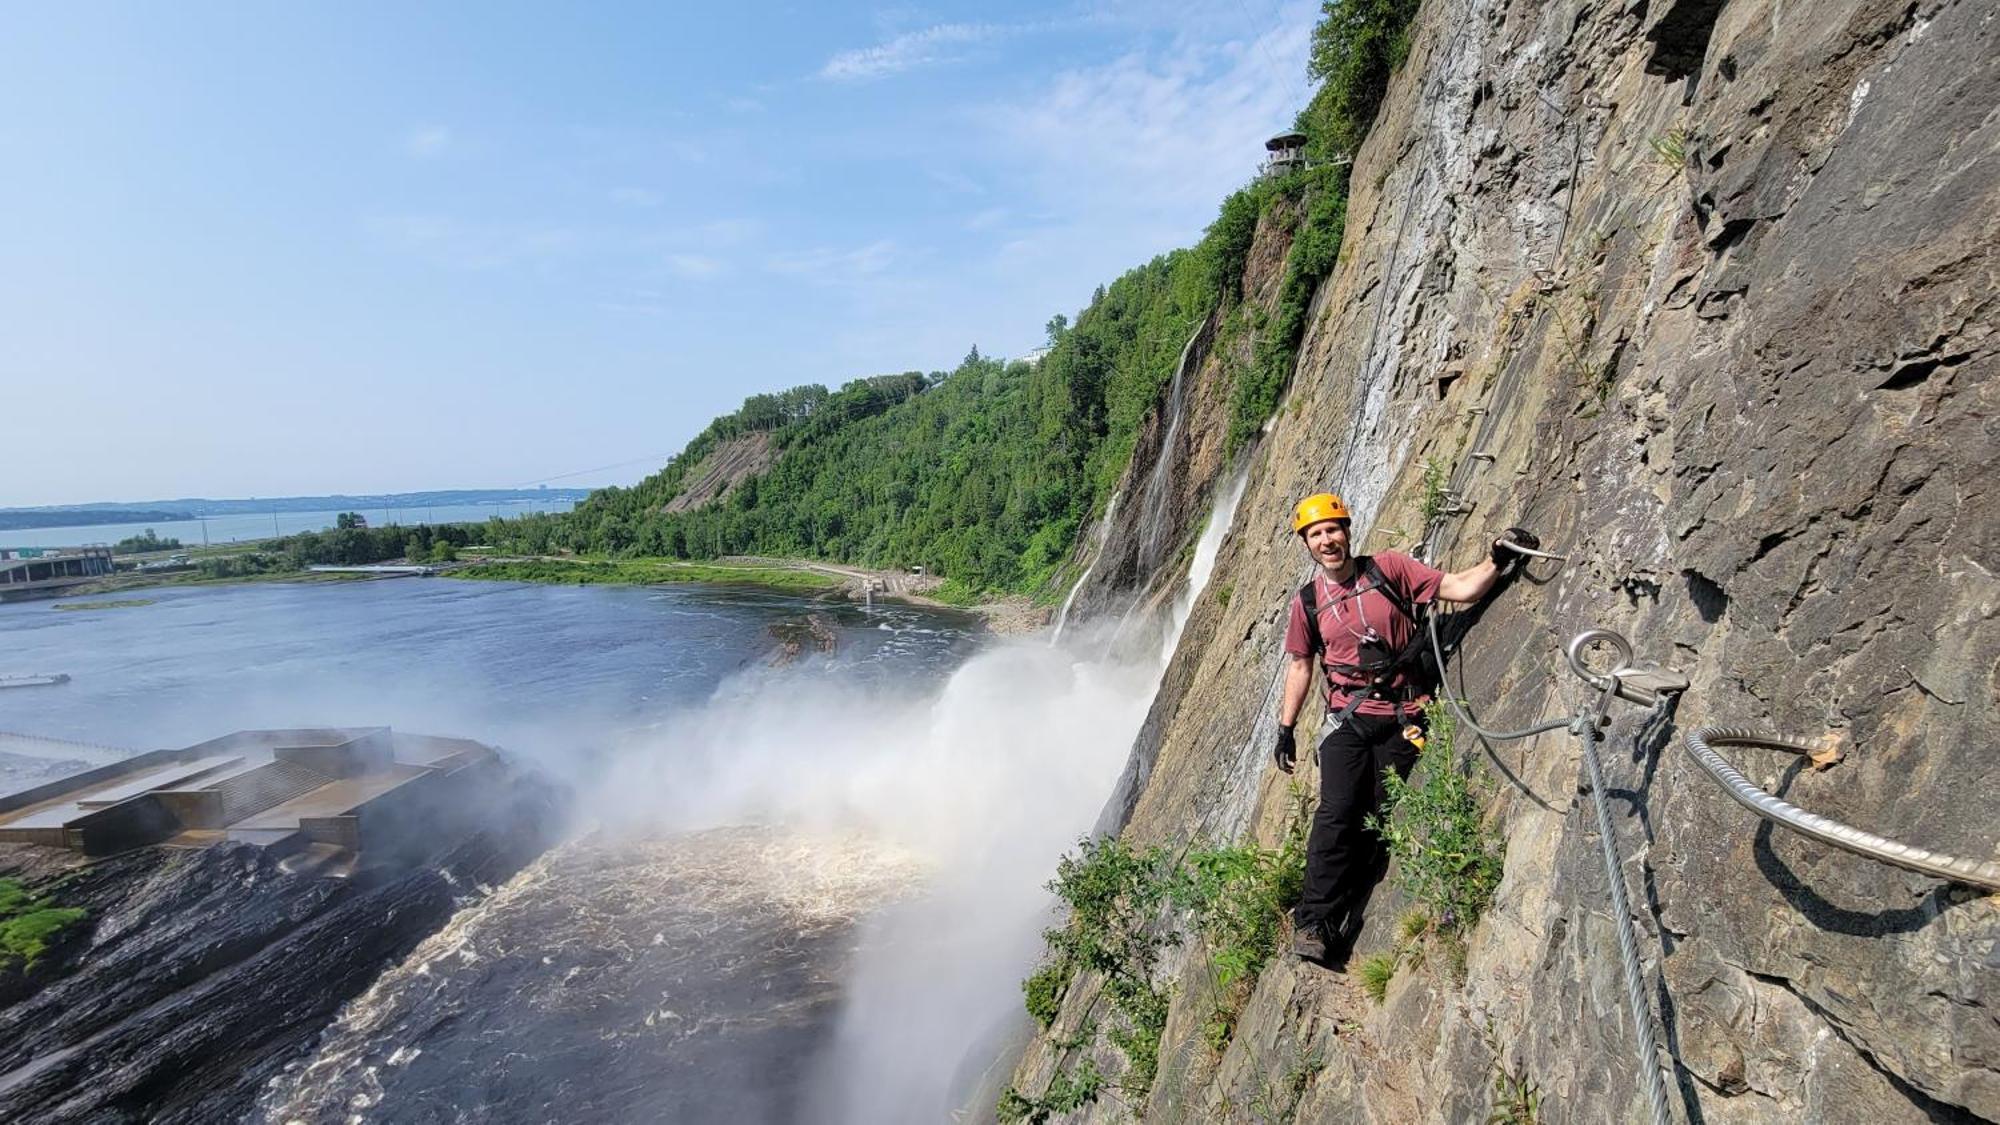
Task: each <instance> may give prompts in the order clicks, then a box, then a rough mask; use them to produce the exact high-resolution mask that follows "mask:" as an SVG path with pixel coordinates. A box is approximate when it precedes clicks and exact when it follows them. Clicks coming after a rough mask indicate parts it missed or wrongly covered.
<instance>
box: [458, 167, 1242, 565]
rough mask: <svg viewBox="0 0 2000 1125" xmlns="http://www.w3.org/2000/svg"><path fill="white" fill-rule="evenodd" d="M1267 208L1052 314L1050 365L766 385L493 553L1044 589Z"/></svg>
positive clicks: (999, 364)
mask: <svg viewBox="0 0 2000 1125" xmlns="http://www.w3.org/2000/svg"><path fill="white" fill-rule="evenodd" d="M1255 222H1256V212H1255V210H1254V209H1251V210H1250V211H1249V212H1248V213H1247V215H1246V214H1245V213H1244V212H1243V209H1242V207H1241V206H1238V207H1236V208H1235V209H1233V210H1232V209H1228V208H1225V213H1224V214H1223V216H1222V217H1220V218H1218V219H1217V220H1216V223H1215V225H1214V227H1213V228H1212V229H1211V231H1210V233H1209V235H1208V236H1207V237H1206V238H1204V239H1203V241H1202V242H1201V244H1200V245H1198V246H1197V247H1195V248H1194V249H1192V250H1183V251H1176V252H1174V253H1171V254H1167V255H1164V256H1162V257H1160V258H1156V259H1154V260H1153V261H1151V262H1149V263H1147V264H1146V265H1144V266H1141V267H1139V268H1138V269H1135V270H1133V271H1131V272H1130V273H1127V274H1126V275H1125V276H1123V277H1121V278H1119V279H1118V280H1117V281H1116V282H1114V283H1112V284H1111V285H1110V286H1109V287H1108V288H1106V289H1102V290H1099V292H1098V293H1097V295H1096V296H1095V297H1094V298H1093V300H1092V301H1091V303H1090V306H1089V307H1088V308H1086V309H1085V310H1084V311H1083V312H1082V314H1081V315H1079V316H1078V317H1077V320H1076V323H1075V324H1074V325H1070V324H1068V323H1067V322H1065V321H1064V320H1062V319H1061V318H1058V319H1057V320H1055V321H1052V322H1051V324H1050V331H1051V341H1050V352H1049V354H1048V355H1047V356H1046V357H1045V358H1043V359H1042V361H1041V362H1040V363H1037V364H1029V363H1024V362H1018V361H1017V362H1011V363H1009V362H1003V361H1000V360H996V359H992V358H989V357H985V356H982V355H980V354H979V353H978V350H977V349H974V350H973V352H972V354H970V355H968V356H967V357H966V358H965V361H964V362H962V363H961V364H959V366H958V367H957V368H956V369H955V370H953V371H951V372H949V373H932V374H929V375H924V374H919V373H915V372H911V373H906V374H904V375H893V376H884V377H881V378H877V379H863V380H856V381H854V382H852V383H849V384H847V385H846V386H845V387H843V388H841V389H840V390H839V391H837V392H828V391H827V390H826V389H825V388H823V387H816V386H808V387H797V388H793V389H792V390H790V391H786V392H784V393H783V394H780V395H775V396H773V395H755V396H752V397H751V398H750V399H749V400H747V401H746V402H745V403H744V405H743V408H742V409H740V410H738V411H737V412H735V413H733V414H730V415H727V416H725V417H723V418H719V419H717V420H716V421H715V422H714V423H712V424H711V425H710V426H709V428H708V429H707V430H705V431H703V433H702V434H701V435H700V436H698V437H696V438H695V440H694V441H692V442H691V443H689V445H688V447H687V448H686V449H685V450H684V451H682V453H681V454H680V455H679V456H677V457H675V458H674V460H673V461H672V462H671V463H670V464H669V465H668V466H667V467H666V468H665V469H663V470H662V471H661V472H659V473H656V474H654V475H653V476H651V477H649V478H647V479H646V480H644V481H641V482H640V483H639V484H637V485H635V486H633V487H631V488H607V489H603V490H600V491H598V492H596V493H594V494H592V496H591V497H590V499H589V500H587V501H585V502H584V503H583V504H582V505H581V506H579V507H578V509H577V510H576V511H575V512H572V513H567V514H564V515H550V516H531V517H524V518H522V519H519V520H513V521H508V522H507V523H506V524H505V525H504V526H492V527H491V528H490V530H489V532H488V540H489V541H490V542H492V543H493V544H494V545H495V546H499V547H504V548H506V549H509V550H513V551H518V552H521V553H525V554H547V553H552V552H556V551H577V552H582V553H590V554H603V555H611V556H656V557H668V558H682V559H704V558H714V557H716V556H720V555H731V554H756V555H781V556H792V557H816V558H827V559H835V560H840V561H844V562H851V563H857V564H861V565H865V566H875V567H904V566H924V567H926V568H928V569H930V570H932V571H933V572H936V573H939V574H943V575H945V576H946V577H947V578H948V579H951V580H953V581H954V583H955V585H956V588H958V589H961V590H964V591H967V592H973V593H976V592H979V591H983V590H992V589H998V590H1032V589H1035V588H1037V587H1039V586H1040V585H1041V584H1043V583H1044V582H1045V581H1046V580H1047V579H1048V577H1049V576H1050V575H1051V574H1052V573H1053V572H1054V570H1055V569H1056V567H1057V566H1058V565H1059V564H1060V563H1061V561H1062V560H1063V558H1064V557H1065V556H1066V555H1067V553H1068V551H1069V548H1070V544H1071V542H1072V541H1073V540H1074V538H1075V537H1076V535H1077V533H1078V531H1079V530H1080V529H1081V528H1082V527H1083V525H1084V524H1085V523H1086V522H1087V521H1088V520H1089V519H1090V518H1091V516H1092V514H1093V513H1094V512H1096V511H1097V510H1098V509H1099V508H1100V507H1101V506H1102V504H1103V503H1104V502H1105V501H1106V499H1107V498H1108V497H1109V494H1110V492H1111V490H1112V488H1113V487H1115V485H1116V482H1117V479H1118V476H1119V474H1120V473H1121V472H1122V471H1123V470H1124V467H1125V464H1126V462H1127V461H1128V460H1129V459H1130V458H1131V454H1132V448H1133V445H1134V443H1135V441H1136V439H1137V436H1138V432H1139V428H1140V424H1141V423H1142V422H1143V421H1144V419H1145V417H1146V414H1147V412H1148V411H1149V410H1151V409H1152V408H1153V406H1154V404H1155V403H1156V402H1157V400H1158V399H1159V398H1160V397H1161V395H1160V392H1161V389H1162V387H1163V386H1164V385H1165V384H1166V382H1167V380H1168V379H1170V378H1171V377H1172V374H1173V369H1174V365H1175V362H1176V360H1177V359H1178V358H1179V355H1180V352H1181V349H1182V348H1183V347H1184V346H1185V344H1186V343H1187V340H1188V338H1189V337H1190V336H1191V335H1192V334H1193V332H1194V331H1195V329H1196V327H1197V326H1199V325H1200V324H1201V322H1202V321H1203V320H1204V319H1205V318H1206V317H1207V316H1208V315H1209V313H1210V311H1211V310H1212V309H1213V308H1214V307H1215V306H1216V305H1217V303H1218V302H1219V301H1221V300H1223V299H1224V298H1225V296H1226V294H1227V292H1228V289H1229V286H1230V285H1231V284H1233V283H1235V281H1236V280H1237V279H1238V278H1240V276H1241V273H1242V259H1243V257H1244V255H1245V254H1247V252H1248V247H1249V240H1250V232H1251V231H1252V230H1254V227H1255ZM749 430H766V431H768V432H770V433H771V435H772V442H773V445H774V447H775V449H776V457H775V459H774V461H773V462H772V464H771V466H770V467H769V469H767V470H766V471H765V472H764V473H762V474H761V475H760V476H758V477H756V478H754V479H752V480H749V481H746V482H745V483H743V484H742V485H741V486H740V487H738V488H737V489H736V491H735V492H733V493H732V494H731V495H730V496H729V498H728V499H727V500H725V501H722V502H719V503H714V504H710V505H707V506H704V507H702V508H699V509H697V510H693V511H682V512H672V513H669V512H666V511H665V510H664V508H665V506H666V503H667V502H668V501H669V500H671V499H672V498H673V497H674V496H675V495H676V494H678V493H679V491H680V490H681V488H682V487H683V485H684V484H685V483H686V481H687V478H688V475H689V473H691V472H693V471H694V470H695V468H696V467H697V466H699V465H700V463H701V461H702V460H703V459H704V458H705V457H707V456H708V454H709V453H711V452H713V451H714V449H715V448H716V446H717V445H718V444H720V442H722V441H723V440H726V439H727V438H729V437H732V436H735V435H736V434H739V433H743V432H747V431H749Z"/></svg>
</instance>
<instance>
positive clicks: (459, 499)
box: [0, 488, 590, 531]
mask: <svg viewBox="0 0 2000 1125" xmlns="http://www.w3.org/2000/svg"><path fill="white" fill-rule="evenodd" d="M588 495H590V490H589V489H587V488H452V489H440V490H437V491H432V492H385V493H363V494H353V495H350V494H348V493H334V494H331V495H325V496H275V497H264V498H257V497H253V498H250V499H247V500H217V499H211V498H208V497H187V498H183V499H179V500H141V501H129V500H127V501H110V502H106V503H96V504H60V505H49V506H45V507H37V508H0V531H13V530H18V529H22V528H39V527H83V526H88V525H92V524H119V523H135V524H136V523H173V522H176V521H179V520H191V519H197V518H200V517H202V516H230V515H263V514H266V513H270V512H327V511H349V510H353V511H381V510H382V509H385V508H387V509H391V510H393V509H398V508H425V507H445V506H447V505H463V504H501V503H506V502H508V501H514V500H546V501H555V502H562V501H577V500H581V499H583V498H584V497H586V496H588Z"/></svg>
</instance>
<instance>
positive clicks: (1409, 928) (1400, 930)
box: [1396, 910, 1431, 942]
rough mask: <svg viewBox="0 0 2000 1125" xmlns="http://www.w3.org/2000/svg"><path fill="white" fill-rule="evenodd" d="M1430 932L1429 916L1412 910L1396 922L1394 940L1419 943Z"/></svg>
mask: <svg viewBox="0 0 2000 1125" xmlns="http://www.w3.org/2000/svg"><path fill="white" fill-rule="evenodd" d="M1430 932H1431V916H1430V915H1429V914H1426V913H1424V912H1423V911H1421V910H1412V911H1410V912H1408V913H1406V914H1404V915H1403V916H1402V917H1401V918H1399V919H1397V920H1396V940H1397V941H1400V942H1419V941H1422V940H1424V937H1425V935H1427V934H1429V933H1430Z"/></svg>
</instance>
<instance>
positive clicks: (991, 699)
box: [588, 638, 1158, 1123]
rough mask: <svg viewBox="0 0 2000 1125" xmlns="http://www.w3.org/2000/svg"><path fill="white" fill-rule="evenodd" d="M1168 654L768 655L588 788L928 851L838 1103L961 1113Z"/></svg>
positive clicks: (607, 821) (627, 824) (895, 919)
mask: <svg viewBox="0 0 2000 1125" xmlns="http://www.w3.org/2000/svg"><path fill="white" fill-rule="evenodd" d="M1157 675H1158V670H1157V668H1154V667H1151V666H1148V665H1147V664H1146V663H1143V662H1141V663H1136V664H1123V663H1113V662H1093V661H1080V660H1078V659H1077V657H1076V656H1075V655H1074V654H1072V653H1070V652H1068V651H1066V650H1064V649H1062V648H1054V647H1050V646H1048V645H1046V644H1044V643H1041V642H1040V640H1039V638H1029V639H1021V640H1007V641H1003V642H1000V643H998V644H996V645H995V646H994V647H992V648H991V649H989V650H987V651H985V652H982V653H980V654H979V655H977V656H975V657H973V658H972V659H971V660H969V661H968V662H966V664H965V665H963V666H962V667H961V668H959V669H958V670H957V671H956V672H955V673H954V674H953V675H952V676H951V678H950V679H949V680H948V681H947V682H946V683H945V685H944V686H943V688H942V690H939V691H937V692H936V693H935V694H934V695H932V696H930V697H928V698H923V697H910V696H904V697H900V698H899V697H894V696H889V695H885V694H881V693H876V692H863V691H860V690H853V689H849V690H843V689H842V688H841V687H839V686H838V685H836V684H834V683H831V682H828V681H826V680H824V679H814V678H811V677H808V676H805V675H780V676H775V677H774V676H771V675H768V674H759V675H753V676H746V677H743V678H741V679H739V680H738V681H736V682H735V683H733V684H732V685H730V687H729V688H728V689H726V690H725V691H723V692H721V693H719V694H718V695H717V697H716V698H715V699H714V700H713V701H712V702H711V703H710V704H709V705H707V706H705V707H703V708H700V709H698V710H697V711H695V712H694V713H692V714H688V715H686V716H684V717H683V718H682V719H681V720H680V721H677V722H674V723H671V724H669V725H668V727H667V728H666V729H664V730H661V731H658V732H655V733H654V734H653V735H652V736H651V737H652V738H653V739H655V740H657V742H658V746H657V750H658V752H657V753H643V754H642V753H636V752H634V753H626V754H621V755H619V756H618V758H617V759H616V760H615V762H614V764H613V766H612V769H611V771H610V774H609V775H608V776H607V777H606V778H605V779H604V783H603V784H602V785H601V786H598V787H597V789H596V793H595V794H594V796H592V797H590V798H589V799H588V801H589V805H590V806H591V808H592V811H593V812H595V814H596V816H597V819H598V820H599V821H600V823H602V824H603V826H604V829H605V832H606V834H607V835H615V834H618V833H621V832H630V833H631V834H633V835H634V836H641V835H646V834H654V833H657V832H659V831H661V830H663V829H664V830H669V831H673V830H695V829H702V828H709V827H716V826H722V825H742V824H761V825H767V826H771V827H773V828H780V829H783V830H784V832H785V833H786V834H787V835H788V836H790V837H792V838H810V837H815V836H820V837H829V838H840V839H846V840H853V839H856V838H859V839H862V840H865V841H868V842H869V844H870V846H869V847H866V848H861V849H850V850H849V851H848V852H847V853H846V854H845V855H844V856H843V858H842V862H844V863H849V864H858V865H866V866H872V865H875V864H878V863H879V864H880V865H882V866H883V867H887V868H896V869H901V870H908V869H909V867H908V865H909V864H910V863H911V861H912V859H914V860H915V862H916V863H918V864H919V865H920V866H921V870H922V871H923V876H922V889H921V891H919V892H918V893H917V894H915V895H913V896H910V897H908V898H906V899H904V900H903V901H901V902H899V903H896V904H894V905H891V906H889V907H887V908H885V909H883V910H880V911H879V912H877V913H876V914H875V915H874V916H873V917H872V918H870V919H869V920H868V921H867V922H866V923H865V924H864V926H863V928H862V930H861V931H860V933H859V935H858V942H857V950H856V954H855V961H854V963H853V964H852V965H851V966H850V967H849V969H848V971H847V974H846V979H845V981H844V982H843V989H842V992H843V1009H842V1015H841V1018H840V1021H839V1024H838V1026H837V1028H836V1031H835V1034H834V1038H833V1043H832V1046H831V1047H830V1049H829V1051H828V1053H827V1056H826V1057H824V1058H823V1060H822V1065H821V1066H820V1068H819V1072H818V1080H817V1082H816V1091H815V1093H814V1094H813V1100H814V1102H815V1104H817V1105H820V1106H824V1107H825V1109H826V1112H825V1114H824V1115H823V1116H821V1117H820V1118H819V1119H822V1120H839V1121H852V1122H871V1123H873V1122H891V1121H901V1120H908V1121H922V1122H933V1121H938V1120H942V1119H944V1117H945V1115H946V1111H947V1109H948V1108H949V1106H948V1101H949V1099H950V1096H951V1088H950V1081H951V1076H952V1074H953V1072H954V1071H955V1070H956V1069H957V1068H958V1067H959V1066H960V1065H961V1063H962V1062H963V1060H964V1059H965V1058H966V1057H967V1056H968V1055H969V1054H970V1053H972V1052H973V1051H974V1049H975V1048H976V1046H977V1045H978V1043H979V1041H980V1038H981V1036H983V1035H984V1034H985V1033H986V1032H987V1031H988V1030H989V1029H990V1028H991V1027H992V1026H993V1025H994V1024H995V1023H998V1022H1001V1021H1004V1020H1005V1019H1006V1018H1007V1017H1008V1016H1009V1015H1010V1014H1011V1013H1013V1012H1015V1011H1016V1010H1017V1009H1018V1008H1019V1006H1020V986H1019V981H1020V979H1021V977H1022V976H1023V975H1024V973H1025V972H1026V970H1027V968H1028V966H1030V965H1031V964H1032V962H1033V959H1034V957H1035V954H1036V950H1037V943H1038V940H1039V933H1040V930H1041V927H1042V926H1043V925H1045V924H1046V919H1047V916H1048V909H1049V896H1048V893H1047V891H1046V890H1045V889H1044V884H1045V883H1046V882H1047V880H1048V878H1049V877H1050V874H1051V873H1052V872H1053V870H1054V867H1055V862H1056V859H1057V857H1059V856H1060V855H1061V854H1062V853H1063V852H1064V851H1065V850H1066V849H1068V848H1069V847H1071V846H1073V845H1074V844H1075V842H1076V840H1077V839H1078V837H1079V836H1081V835H1082V834H1084V833H1085V832H1086V831H1088V829H1089V827H1090V825H1091V824H1092V822H1093V820H1094V819H1095V817H1096V815H1097V813H1098V810H1099V808H1100V806H1101V805H1102V804H1103V802H1104V800H1105V796H1106V794H1107V793H1109V792H1110V791H1111V789H1112V787H1113V785H1114V783H1115V782H1116V780H1117V777H1118V775H1119V772H1120V770H1121V769H1122V768H1123V766H1124V763H1125V758H1126V754H1127V752H1128V750H1129V749H1130V746H1131V743H1132V738H1133V735H1134V734H1135V733H1136V732H1137V730H1138V728H1139V724H1140V723H1141V721H1142V720H1143V719H1144V717H1145V713H1146V708H1147V706H1148V704H1149V703H1150V700H1151V696H1152V691H1153V687H1154V684H1155V682H1156V680H1157Z"/></svg>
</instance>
